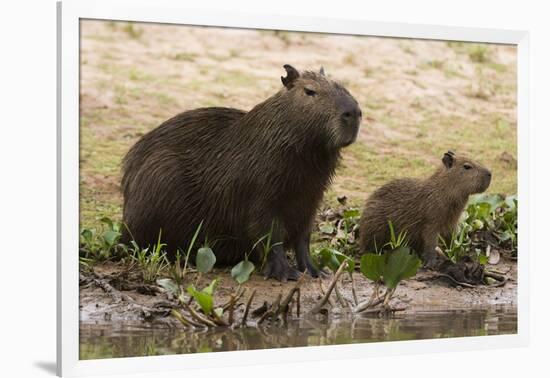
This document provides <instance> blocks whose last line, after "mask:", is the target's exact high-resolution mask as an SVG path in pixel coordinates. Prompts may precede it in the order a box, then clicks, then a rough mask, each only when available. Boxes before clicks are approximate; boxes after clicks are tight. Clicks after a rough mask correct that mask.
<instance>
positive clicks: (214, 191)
mask: <svg viewBox="0 0 550 378" xmlns="http://www.w3.org/2000/svg"><path fill="white" fill-rule="evenodd" d="M312 82H313V83H312ZM303 85H316V86H317V87H316V88H317V89H318V90H326V91H327V93H326V95H325V96H319V97H320V98H319V100H320V101H319V104H315V103H309V102H308V103H306V104H304V103H301V102H302V101H303V102H306V101H310V99H308V98H305V99H304V98H303V88H302V86H303ZM294 86H295V87H296V88H293V90H290V89H287V88H283V89H282V90H281V91H279V92H278V93H276V94H275V95H274V96H272V97H270V98H269V99H267V100H266V101H264V102H262V103H260V104H258V105H257V106H255V107H254V108H253V109H252V110H251V111H249V112H248V113H247V112H244V111H242V110H238V109H231V108H202V109H195V110H191V111H187V112H184V113H181V114H179V115H177V116H175V117H174V118H172V119H169V120H168V121H166V122H164V123H163V124H162V125H160V126H159V127H158V128H156V129H154V130H152V131H151V132H149V133H148V134H146V135H144V136H143V137H142V138H141V139H140V140H139V141H138V142H137V143H136V144H135V145H134V146H133V147H132V148H131V149H130V151H129V152H128V154H127V155H126V157H125V159H124V162H123V179H122V192H123V195H124V215H123V218H124V222H125V223H126V224H127V226H128V228H129V229H130V231H131V235H130V234H126V235H125V236H124V237H125V239H130V238H132V237H133V238H135V240H136V241H137V242H138V244H139V245H142V246H146V245H151V244H154V243H155V242H156V240H157V238H158V235H159V230H160V229H162V241H163V242H164V243H166V244H167V248H168V252H169V257H171V258H173V257H174V253H175V250H176V249H177V248H180V249H182V250H184V251H186V250H187V247H188V243H189V242H190V240H191V238H192V237H193V234H194V233H195V231H196V229H197V227H198V226H199V224H200V222H203V225H202V232H201V234H200V236H199V239H198V243H199V245H200V244H201V243H203V241H204V240H205V239H207V240H208V242H209V244H210V245H211V246H212V247H213V250H214V252H215V254H216V258H217V265H231V264H235V263H237V262H239V261H241V260H242V259H243V257H244V255H245V253H249V252H250V251H251V250H252V247H253V244H254V243H256V242H257V241H258V240H259V239H260V238H261V237H262V236H264V235H266V234H267V233H268V232H270V230H271V229H272V227H273V226H274V225H275V231H274V232H275V233H276V234H277V237H276V238H274V241H276V240H277V239H279V238H280V239H281V240H282V241H284V248H285V249H294V250H296V248H299V245H300V243H302V248H306V247H305V246H304V244H303V243H307V248H309V233H310V230H311V227H312V225H313V220H314V216H315V213H316V209H317V207H318V205H319V204H320V201H321V199H322V197H323V193H324V191H325V190H326V188H327V187H328V186H329V184H330V182H331V179H332V177H333V175H334V171H335V168H336V166H337V164H338V161H339V159H340V149H341V148H342V147H343V146H344V145H347V144H349V143H351V142H352V141H353V140H354V138H355V136H356V134H355V135H352V136H350V135H348V134H345V133H339V132H338V131H337V130H333V129H334V128H336V125H333V124H331V122H332V123H334V122H335V121H334V120H333V119H334V115H333V114H331V112H330V106H332V103H333V102H334V99H331V96H332V97H334V96H349V97H351V95H349V93H348V92H347V91H346V90H345V89H344V88H342V87H340V86H338V85H336V84H334V83H333V82H330V81H328V80H327V79H325V78H324V77H323V76H321V75H318V74H314V73H308V72H306V73H304V74H303V75H302V76H300V78H299V79H298V80H296V81H295V82H294V85H293V87H294ZM298 91H301V92H300V93H298ZM321 100H322V101H321ZM331 101H332V102H331ZM353 101H355V100H353ZM308 107H310V108H312V110H311V111H306V110H307V109H308ZM315 109H317V111H316V110H315ZM326 109H329V111H328V112H327V110H326ZM335 114H336V113H335ZM338 127H340V125H338ZM348 139H349V140H351V142H350V141H349V140H348ZM260 258H261V255H260V254H259V253H258V251H255V252H254V253H252V254H251V259H252V260H255V261H258V260H260ZM285 261H286V258H285ZM299 265H302V266H301V268H303V267H304V266H303V264H300V263H299ZM301 270H303V269H301ZM282 278H283V279H284V278H285V277H284V276H283V277H282Z"/></svg>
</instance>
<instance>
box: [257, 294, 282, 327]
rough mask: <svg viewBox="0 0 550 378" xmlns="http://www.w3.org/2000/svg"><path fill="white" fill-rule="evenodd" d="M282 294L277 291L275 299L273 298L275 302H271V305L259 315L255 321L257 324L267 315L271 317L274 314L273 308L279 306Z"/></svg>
mask: <svg viewBox="0 0 550 378" xmlns="http://www.w3.org/2000/svg"><path fill="white" fill-rule="evenodd" d="M282 296H283V295H282V294H281V293H279V295H278V296H277V299H276V300H275V302H273V304H272V305H271V307H270V308H269V310H267V311H266V312H265V313H264V314H263V315H262V316H261V317H260V319H258V322H257V323H256V324H257V325H259V324H262V323H263V322H264V321H265V320H266V319H267V318H268V317H271V318H273V316H274V315H275V314H276V313H275V310H276V309H278V308H279V304H280V303H281V298H282Z"/></svg>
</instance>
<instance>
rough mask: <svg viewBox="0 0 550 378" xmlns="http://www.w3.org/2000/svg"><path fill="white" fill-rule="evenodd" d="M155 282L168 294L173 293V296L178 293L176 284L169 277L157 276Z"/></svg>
mask: <svg viewBox="0 0 550 378" xmlns="http://www.w3.org/2000/svg"><path fill="white" fill-rule="evenodd" d="M157 284H158V285H159V286H161V287H162V288H164V289H165V290H166V291H167V292H169V293H170V294H173V295H175V296H178V295H179V291H180V289H179V287H178V284H177V283H175V282H174V280H173V279H171V278H159V279H158V280H157Z"/></svg>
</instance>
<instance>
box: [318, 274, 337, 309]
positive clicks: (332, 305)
mask: <svg viewBox="0 0 550 378" xmlns="http://www.w3.org/2000/svg"><path fill="white" fill-rule="evenodd" d="M319 291H320V292H321V295H322V296H323V297H324V296H325V295H326V294H327V291H326V290H325V287H324V286H323V280H322V279H319ZM327 300H328V304H329V305H330V307H334V302H333V301H332V298H331V297H330V296H329V297H328V299H327Z"/></svg>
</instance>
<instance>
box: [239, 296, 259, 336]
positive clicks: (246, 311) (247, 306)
mask: <svg viewBox="0 0 550 378" xmlns="http://www.w3.org/2000/svg"><path fill="white" fill-rule="evenodd" d="M254 295H256V289H254V290H253V291H252V294H250V297H248V301H247V302H246V307H245V309H244V314H243V318H242V319H241V327H244V326H246V319H247V318H248V312H249V311H250V305H251V304H252V299H254Z"/></svg>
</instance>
